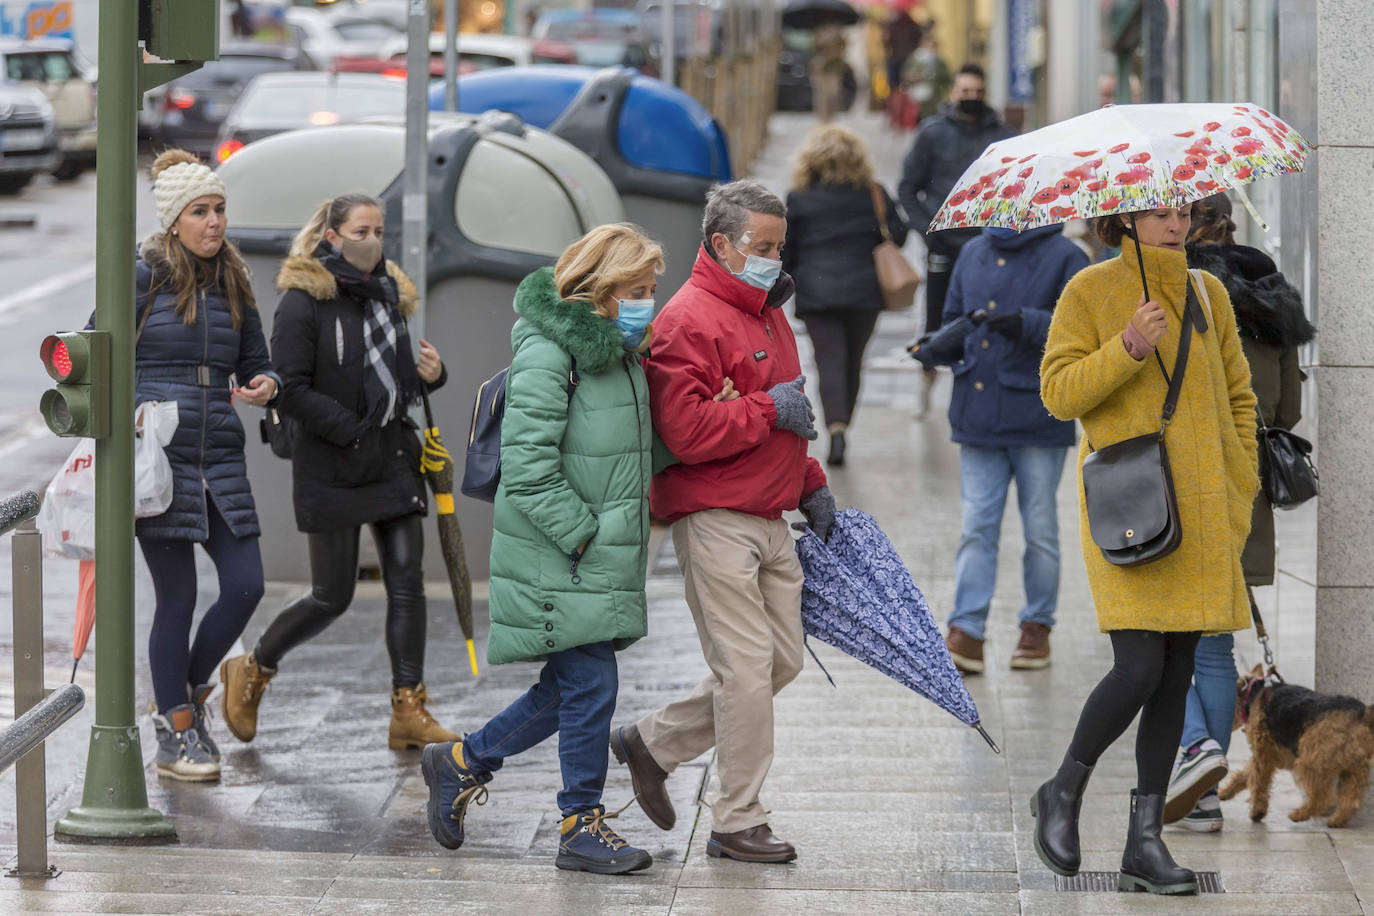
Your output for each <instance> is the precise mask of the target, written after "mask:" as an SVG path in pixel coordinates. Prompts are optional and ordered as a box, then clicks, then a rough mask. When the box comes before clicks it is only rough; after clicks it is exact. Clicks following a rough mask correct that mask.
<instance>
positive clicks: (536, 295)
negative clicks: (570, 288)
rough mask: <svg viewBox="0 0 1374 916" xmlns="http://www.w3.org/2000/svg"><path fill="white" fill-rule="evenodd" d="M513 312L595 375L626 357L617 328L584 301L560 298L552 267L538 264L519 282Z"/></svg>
mask: <svg viewBox="0 0 1374 916" xmlns="http://www.w3.org/2000/svg"><path fill="white" fill-rule="evenodd" d="M515 311H516V313H517V314H519V315H520V316H521V317H522V318H524V319H525V320H526V321H528V322H529V323H530V324H531V325H532V326H533V327H534V329H535V330H536V331H538V332H539V333H540V334H542V335H544V336H545V337H547V338H548V339H549V340H551V341H553V342H554V343H556V344H558V345H559V346H560V347H562V348H563V349H565V350H567V351H568V352H569V353H571V354H572V356H573V358H574V359H576V360H577V369H578V371H579V372H589V373H591V374H592V375H596V374H597V373H600V372H605V371H606V370H607V369H610V368H611V367H612V366H614V365H615V364H616V362H617V361H619V360H622V359H624V358H625V343H624V338H623V337H622V336H621V334H620V329H619V328H617V327H616V326H615V324H614V322H611V321H607V320H606V319H605V318H602V317H601V316H600V315H598V314H596V312H594V311H592V307H591V306H590V305H588V304H587V303H585V302H565V301H564V300H562V299H560V298H559V297H558V288H557V287H556V286H555V285H554V282H553V268H552V267H541V268H539V269H538V270H536V271H535V272H534V273H532V274H530V275H529V276H528V277H526V278H525V279H524V280H521V281H520V287H519V288H518V289H517V290H516V291H515Z"/></svg>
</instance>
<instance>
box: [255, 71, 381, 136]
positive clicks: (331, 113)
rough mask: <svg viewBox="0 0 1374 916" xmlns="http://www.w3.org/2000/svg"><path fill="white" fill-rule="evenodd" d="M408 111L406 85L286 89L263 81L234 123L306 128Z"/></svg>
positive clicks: (286, 86)
mask: <svg viewBox="0 0 1374 916" xmlns="http://www.w3.org/2000/svg"><path fill="white" fill-rule="evenodd" d="M404 112H405V84H404V83H402V82H399V81H382V82H379V83H376V84H372V85H358V84H357V83H344V84H343V85H337V84H335V83H332V82H331V83H320V84H312V85H285V86H283V85H281V84H280V83H276V84H272V85H268V86H264V85H262V83H261V82H259V83H258V84H256V85H254V86H253V87H251V88H250V89H249V90H248V93H247V94H246V95H245V96H244V97H243V98H242V99H241V100H240V101H239V110H238V112H237V113H236V114H235V116H234V120H235V121H236V122H237V123H238V126H240V127H247V128H260V127H304V126H306V125H310V124H313V125H316V126H321V125H326V124H339V123H342V122H345V121H357V120H359V119H360V118H368V117H373V116H376V115H400V114H403V113H404Z"/></svg>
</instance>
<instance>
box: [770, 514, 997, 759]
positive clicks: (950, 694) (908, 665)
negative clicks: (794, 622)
mask: <svg viewBox="0 0 1374 916" xmlns="http://www.w3.org/2000/svg"><path fill="white" fill-rule="evenodd" d="M797 556H798V557H799V559H800V560H801V565H802V572H803V574H804V576H805V581H804V583H803V585H802V628H803V630H804V631H805V632H806V634H807V635H808V636H814V637H816V638H817V639H819V640H821V641H822V642H824V643H828V644H830V645H832V646H834V647H835V648H837V649H839V650H840V651H841V652H844V653H845V654H846V655H849V656H852V657H853V658H856V659H858V660H859V661H861V662H863V663H864V664H866V665H868V666H869V667H871V668H874V669H876V670H878V671H881V672H882V673H883V674H886V675H887V676H888V677H890V678H892V679H893V680H895V681H897V682H898V683H899V684H902V685H903V686H905V687H909V688H910V689H912V690H914V691H915V692H916V693H918V694H920V695H921V696H923V697H925V698H926V699H928V700H930V701H931V702H932V703H934V704H935V705H937V706H939V707H940V708H941V709H944V710H945V711H946V712H949V713H950V714H951V715H953V716H954V717H955V718H957V719H959V721H961V722H963V723H964V724H966V725H970V726H972V727H973V728H975V729H977V730H978V733H979V734H980V735H982V736H983V739H984V740H985V741H987V743H988V746H989V747H991V748H992V749H993V750H994V751H996V752H997V753H999V754H1000V753H1001V750H1000V749H999V748H998V747H997V743H996V742H995V741H993V740H992V737H991V736H990V735H989V734H988V733H987V731H986V730H985V729H984V728H983V726H982V723H981V721H980V719H979V716H978V708H977V707H976V706H975V705H974V703H973V698H972V697H971V696H969V692H968V688H967V687H966V686H965V685H964V679H963V678H962V677H961V676H960V675H959V672H958V670H957V669H956V668H955V667H954V660H953V659H952V658H950V655H949V650H948V649H947V648H946V647H945V641H944V638H943V637H942V636H941V635H940V628H939V626H938V625H937V624H936V623H935V618H934V616H933V615H932V614H931V612H930V606H929V605H928V604H926V599H925V596H924V595H922V594H921V590H920V589H919V588H918V587H917V586H916V582H915V581H914V580H913V579H912V578H911V573H909V572H907V569H906V566H905V565H904V564H903V563H902V559H901V557H900V556H898V555H897V551H896V550H895V549H894V548H893V546H892V543H891V541H889V540H888V539H887V535H885V534H883V532H882V529H880V528H879V527H878V523H877V522H876V521H874V520H873V517H872V516H870V515H868V514H866V513H864V512H860V511H859V510H858V509H845V510H844V511H842V512H839V513H837V514H836V516H835V524H834V526H833V528H832V529H831V534H830V539H829V541H822V540H821V539H820V538H819V537H817V536H816V535H815V533H813V532H811V531H807V532H806V533H805V534H803V535H802V537H801V539H800V540H798V541H797Z"/></svg>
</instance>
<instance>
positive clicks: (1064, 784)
mask: <svg viewBox="0 0 1374 916" xmlns="http://www.w3.org/2000/svg"><path fill="white" fill-rule="evenodd" d="M1092 772H1093V768H1092V767H1090V766H1085V765H1084V764H1081V763H1079V762H1078V761H1077V760H1074V759H1073V758H1072V757H1070V756H1069V755H1068V754H1065V755H1064V762H1063V763H1061V764H1060V765H1059V772H1057V773H1055V774H1054V778H1053V779H1051V780H1050V781H1049V782H1047V783H1045V784H1044V785H1043V786H1041V787H1040V788H1039V789H1037V790H1036V792H1035V794H1034V795H1032V796H1031V814H1032V815H1033V816H1034V817H1035V854H1036V855H1038V856H1039V857H1040V861H1041V862H1044V863H1045V867H1046V868H1048V869H1049V870H1050V871H1052V872H1054V873H1055V874H1056V875H1063V876H1064V877H1066V878H1071V877H1073V876H1074V875H1076V874H1078V866H1079V863H1080V862H1081V861H1082V857H1081V856H1080V855H1079V851H1078V812H1079V810H1080V809H1081V808H1082V807H1083V791H1084V790H1085V789H1087V787H1088V777H1089V776H1091V775H1092Z"/></svg>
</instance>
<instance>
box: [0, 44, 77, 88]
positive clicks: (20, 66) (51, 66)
mask: <svg viewBox="0 0 1374 916" xmlns="http://www.w3.org/2000/svg"><path fill="white" fill-rule="evenodd" d="M5 76H6V77H7V78H8V79H11V80H14V81H16V82H24V81H32V82H55V83H59V82H63V81H65V80H69V79H71V78H72V77H74V76H76V69H75V68H74V67H73V66H72V59H71V56H70V55H69V54H68V53H67V52H66V51H24V52H21V53H18V54H14V53H11V54H6V55H5Z"/></svg>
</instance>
